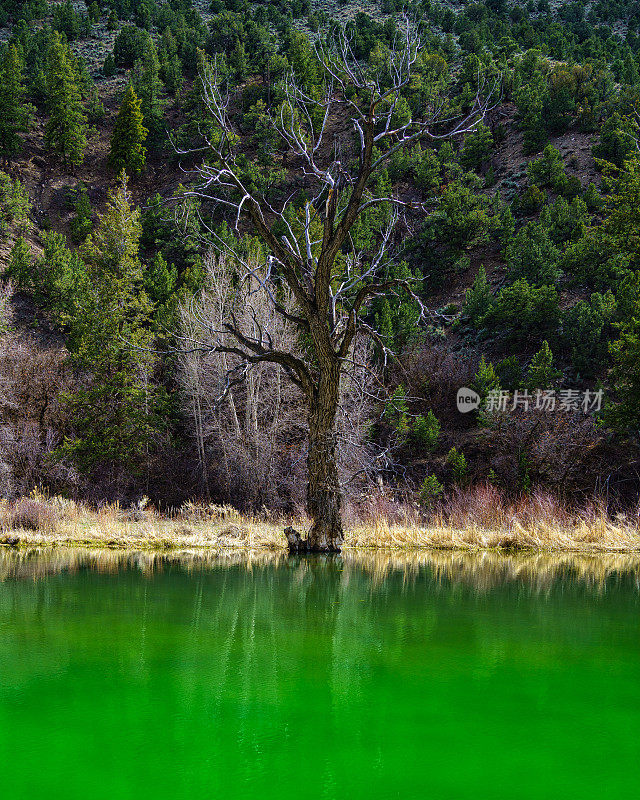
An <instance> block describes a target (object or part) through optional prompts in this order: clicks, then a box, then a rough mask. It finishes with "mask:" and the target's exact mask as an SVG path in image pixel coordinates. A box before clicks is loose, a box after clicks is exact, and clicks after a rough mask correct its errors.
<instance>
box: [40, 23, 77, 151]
mask: <svg viewBox="0 0 640 800" xmlns="http://www.w3.org/2000/svg"><path fill="white" fill-rule="evenodd" d="M46 81H47V108H48V111H49V120H48V122H47V124H46V126H45V135H44V139H45V144H46V146H47V147H48V148H49V149H50V150H52V151H53V152H54V153H56V154H57V155H58V156H60V158H61V159H62V161H63V163H64V164H65V165H71V166H77V165H79V164H81V163H82V162H83V160H84V151H85V148H86V146H87V117H86V116H85V114H84V110H83V107H82V100H81V94H80V84H79V76H78V70H77V67H76V62H75V58H74V57H73V54H72V53H71V51H70V50H69V47H68V46H67V45H66V44H65V43H64V42H63V41H62V39H61V38H60V34H58V33H54V34H53V36H52V39H51V45H50V47H49V50H48V52H47V73H46Z"/></svg>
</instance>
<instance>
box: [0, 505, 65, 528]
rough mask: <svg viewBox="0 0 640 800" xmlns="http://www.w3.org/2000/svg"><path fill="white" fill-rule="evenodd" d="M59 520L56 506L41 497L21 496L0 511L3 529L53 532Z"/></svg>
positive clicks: (0, 525) (0, 526)
mask: <svg viewBox="0 0 640 800" xmlns="http://www.w3.org/2000/svg"><path fill="white" fill-rule="evenodd" d="M58 520H59V515H58V513H57V511H56V508H55V506H54V505H53V504H52V503H49V502H47V501H45V500H39V499H31V498H21V499H19V500H16V501H15V502H14V503H12V504H11V505H9V506H8V507H7V508H5V509H3V510H2V511H1V512H0V528H1V529H2V530H20V529H22V530H28V531H47V532H52V531H54V530H55V528H56V524H57V522H58Z"/></svg>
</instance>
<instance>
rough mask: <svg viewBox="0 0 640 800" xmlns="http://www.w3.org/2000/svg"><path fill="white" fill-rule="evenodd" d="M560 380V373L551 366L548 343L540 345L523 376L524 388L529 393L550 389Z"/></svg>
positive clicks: (551, 354)
mask: <svg viewBox="0 0 640 800" xmlns="http://www.w3.org/2000/svg"><path fill="white" fill-rule="evenodd" d="M561 378H562V371H561V370H559V369H556V368H555V367H554V366H553V353H552V352H551V348H550V347H549V342H547V341H546V339H545V341H544V342H543V343H542V347H541V348H540V350H539V351H538V352H537V353H536V354H535V355H534V357H533V358H532V359H531V363H530V364H529V369H528V370H527V374H526V376H525V381H524V387H525V389H528V390H529V391H531V392H535V391H536V390H537V389H552V388H554V387H555V385H556V384H557V383H558V381H560V380H561Z"/></svg>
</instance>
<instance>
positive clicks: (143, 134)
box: [109, 84, 149, 176]
mask: <svg viewBox="0 0 640 800" xmlns="http://www.w3.org/2000/svg"><path fill="white" fill-rule="evenodd" d="M142 120H143V117H142V111H141V110H140V100H139V99H138V98H137V97H136V93H135V91H134V90H133V86H132V85H131V84H129V86H128V87H127V91H126V92H125V94H124V98H123V100H122V105H121V106H120V111H119V112H118V117H117V119H116V124H115V127H114V129H113V135H112V136H111V151H110V153H109V163H110V164H111V166H112V167H114V169H116V170H117V171H118V172H120V171H121V170H123V169H124V170H125V171H126V172H127V173H128V174H129V175H132V176H133V175H139V174H140V173H141V172H142V169H143V168H144V163H145V158H146V152H147V151H146V148H145V147H144V146H143V145H144V141H145V139H146V138H147V134H148V132H149V131H148V130H147V129H146V128H145V127H144V125H143V124H142Z"/></svg>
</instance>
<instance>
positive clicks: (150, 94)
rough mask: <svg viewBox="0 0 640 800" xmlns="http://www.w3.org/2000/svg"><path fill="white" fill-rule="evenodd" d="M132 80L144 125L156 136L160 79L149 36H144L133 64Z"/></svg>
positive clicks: (159, 124)
mask: <svg viewBox="0 0 640 800" xmlns="http://www.w3.org/2000/svg"><path fill="white" fill-rule="evenodd" d="M132 82H133V86H134V89H135V92H136V94H137V95H138V97H139V98H140V110H141V111H142V115H143V120H144V125H145V127H146V128H147V130H148V131H149V132H150V133H151V135H152V137H153V136H157V135H158V134H159V132H160V130H161V127H162V102H161V100H160V94H161V92H162V81H161V80H160V61H159V60H158V51H157V50H156V46H155V44H154V43H153V39H152V38H151V36H147V38H146V41H145V44H144V50H143V53H142V58H140V59H139V60H138V61H136V63H135V64H134V67H133V79H132Z"/></svg>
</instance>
